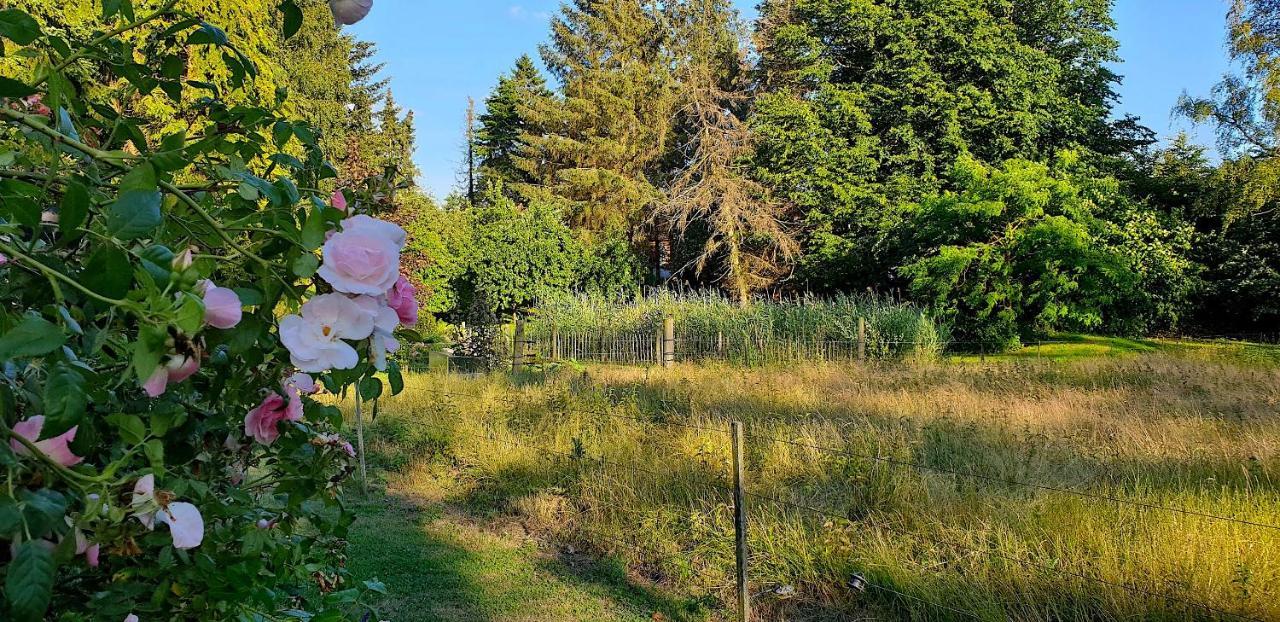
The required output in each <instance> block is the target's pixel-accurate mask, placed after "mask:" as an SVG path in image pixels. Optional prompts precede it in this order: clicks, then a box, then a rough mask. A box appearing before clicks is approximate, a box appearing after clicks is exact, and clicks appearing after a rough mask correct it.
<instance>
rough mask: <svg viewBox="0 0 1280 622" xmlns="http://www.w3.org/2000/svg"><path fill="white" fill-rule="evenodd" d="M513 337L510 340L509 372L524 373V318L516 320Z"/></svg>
mask: <svg viewBox="0 0 1280 622" xmlns="http://www.w3.org/2000/svg"><path fill="white" fill-rule="evenodd" d="M514 332H515V335H514V336H513V337H512V339H511V372H512V373H516V374H518V373H520V372H522V371H524V358H525V352H524V318H522V317H517V318H516V329H515V331H514Z"/></svg>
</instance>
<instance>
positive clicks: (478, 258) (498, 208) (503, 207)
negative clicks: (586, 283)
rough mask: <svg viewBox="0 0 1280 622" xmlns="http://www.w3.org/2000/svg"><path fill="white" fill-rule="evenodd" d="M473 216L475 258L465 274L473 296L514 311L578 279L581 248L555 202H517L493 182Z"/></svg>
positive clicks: (497, 308)
mask: <svg viewBox="0 0 1280 622" xmlns="http://www.w3.org/2000/svg"><path fill="white" fill-rule="evenodd" d="M471 215H472V219H473V220H472V227H473V234H472V235H473V237H472V245H473V247H472V249H471V253H472V259H471V261H470V262H469V266H468V269H467V274H466V275H464V276H463V282H464V283H465V285H464V286H463V287H464V288H465V292H466V295H467V296H469V297H470V298H471V299H474V300H481V301H484V304H485V305H486V306H487V307H488V308H489V309H490V310H491V311H501V312H510V311H515V310H518V309H527V308H529V307H530V306H532V305H533V304H534V303H535V302H537V301H538V300H539V299H541V298H543V297H546V296H548V295H550V294H552V293H555V292H564V291H567V290H568V289H569V288H570V287H571V286H572V285H573V284H574V283H575V281H576V277H577V271H578V266H579V265H580V264H581V261H582V249H581V247H580V246H579V244H578V242H577V241H576V240H575V239H574V237H573V233H572V232H571V231H570V230H569V228H568V227H567V226H566V225H565V224H564V221H563V220H562V218H561V215H560V213H559V212H557V211H556V210H555V209H554V208H553V207H551V206H550V205H548V204H546V203H542V202H539V201H534V202H533V203H530V204H529V205H528V206H523V207H522V206H518V205H516V204H515V203H514V202H513V201H511V200H510V199H508V198H506V197H505V196H503V194H502V189H501V187H500V186H491V187H490V190H489V196H488V197H487V199H486V201H485V205H483V206H480V207H476V208H475V209H474V210H473V211H472V213H471Z"/></svg>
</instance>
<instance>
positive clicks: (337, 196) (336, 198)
mask: <svg viewBox="0 0 1280 622" xmlns="http://www.w3.org/2000/svg"><path fill="white" fill-rule="evenodd" d="M330 202H331V203H332V204H333V209H336V210H338V211H339V212H345V211H347V196H346V195H345V194H342V189H341V188H339V189H338V190H334V191H333V197H332V198H331V199H330Z"/></svg>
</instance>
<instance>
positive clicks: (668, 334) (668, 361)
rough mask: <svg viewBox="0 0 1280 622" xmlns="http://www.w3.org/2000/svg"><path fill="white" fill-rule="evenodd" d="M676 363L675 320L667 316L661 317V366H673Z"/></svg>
mask: <svg viewBox="0 0 1280 622" xmlns="http://www.w3.org/2000/svg"><path fill="white" fill-rule="evenodd" d="M675 364H676V321H675V318H673V317H671V316H669V315H668V316H667V317H665V318H663V319H662V366H663V367H673V366H675Z"/></svg>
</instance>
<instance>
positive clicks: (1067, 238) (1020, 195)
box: [901, 153, 1191, 347]
mask: <svg viewBox="0 0 1280 622" xmlns="http://www.w3.org/2000/svg"><path fill="white" fill-rule="evenodd" d="M952 177H953V179H954V184H955V185H956V187H957V188H958V190H956V191H955V192H946V193H942V194H939V195H935V196H931V197H928V198H926V199H925V200H923V201H921V202H920V203H919V204H918V205H916V206H914V207H912V208H910V209H909V210H908V211H907V214H906V217H905V221H904V225H903V229H904V231H903V232H902V234H901V237H902V238H903V239H905V240H908V242H906V244H907V246H908V248H909V250H908V251H907V252H906V254H907V255H908V256H914V257H915V259H914V260H913V261H911V262H910V263H908V264H907V265H905V266H904V267H903V268H902V273H903V275H905V276H906V277H908V278H909V279H910V280H911V288H912V292H913V294H914V295H915V296H917V297H918V299H919V300H921V301H922V302H927V303H929V304H932V305H934V306H935V307H936V308H937V309H939V310H940V311H941V312H942V314H943V317H944V318H945V319H946V320H948V321H949V322H951V323H952V325H953V327H954V332H955V334H956V336H957V338H958V339H959V340H960V341H974V342H981V343H983V344H987V345H988V346H997V347H1009V346H1014V345H1016V344H1017V343H1018V341H1019V339H1020V338H1024V337H1030V336H1033V335H1045V334H1048V333H1051V332H1057V331H1063V330H1098V329H1103V328H1110V329H1113V330H1120V331H1122V332H1127V331H1133V330H1144V329H1150V328H1157V327H1161V326H1162V324H1161V322H1164V325H1167V324H1168V323H1171V322H1172V321H1174V320H1176V318H1177V316H1178V315H1179V312H1180V310H1181V303H1182V301H1183V300H1185V298H1186V296H1187V294H1188V290H1189V288H1190V283H1191V281H1190V280H1189V275H1188V274H1187V273H1188V271H1189V266H1188V265H1187V261H1186V260H1185V255H1184V253H1185V252H1186V250H1187V248H1186V247H1187V244H1188V240H1189V236H1190V233H1189V231H1187V230H1186V229H1185V228H1182V229H1175V230H1173V231H1170V229H1169V228H1168V227H1167V225H1165V224H1164V223H1161V222H1160V221H1158V220H1157V219H1155V218H1154V217H1152V216H1151V215H1150V214H1149V213H1146V212H1144V211H1143V210H1141V209H1138V208H1137V207H1136V206H1134V205H1133V204H1130V203H1127V202H1125V201H1124V200H1123V198H1121V197H1119V191H1118V190H1119V189H1118V185H1117V184H1116V183H1115V182H1114V180H1106V179H1095V178H1092V177H1089V176H1088V174H1087V171H1082V170H1081V167H1079V166H1078V165H1076V163H1075V160H1074V156H1073V154H1070V153H1066V154H1064V155H1063V156H1062V157H1060V159H1059V160H1058V161H1057V162H1056V163H1055V164H1054V166H1053V167H1050V166H1046V165H1043V164H1036V163H1033V162H1028V161H1025V160H1010V161H1009V162H1006V163H1005V164H1004V165H1003V166H1002V167H1001V168H998V169H995V168H990V167H987V166H984V165H982V164H981V163H979V162H976V161H975V160H973V159H969V158H964V159H961V160H960V161H959V162H958V163H957V165H956V168H955V171H954V172H953V173H952Z"/></svg>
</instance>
